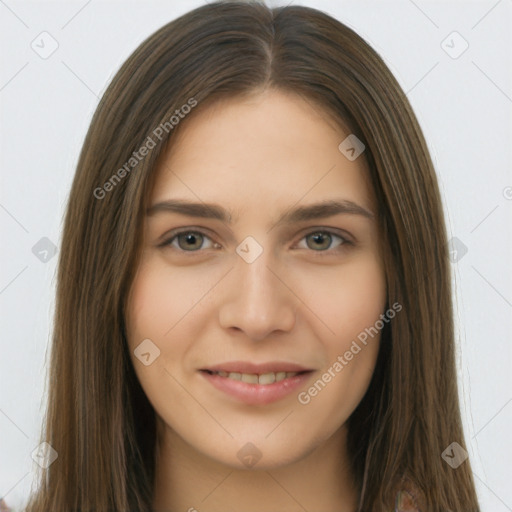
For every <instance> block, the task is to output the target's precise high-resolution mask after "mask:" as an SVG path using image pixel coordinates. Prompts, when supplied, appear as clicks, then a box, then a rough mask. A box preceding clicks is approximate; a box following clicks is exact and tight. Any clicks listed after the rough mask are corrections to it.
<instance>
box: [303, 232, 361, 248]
mask: <svg viewBox="0 0 512 512" xmlns="http://www.w3.org/2000/svg"><path fill="white" fill-rule="evenodd" d="M336 239H338V240H339V242H338V243H336V244H335V245H334V247H333V242H336ZM302 240H306V248H308V249H312V250H313V251H315V252H327V251H329V250H330V249H332V250H336V249H341V246H344V245H346V244H350V243H351V242H349V241H348V240H347V239H345V238H344V237H342V236H341V235H337V234H335V233H333V232H331V231H314V232H312V233H309V234H307V235H306V236H305V237H304V238H303V239H302Z"/></svg>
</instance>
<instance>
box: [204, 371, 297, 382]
mask: <svg viewBox="0 0 512 512" xmlns="http://www.w3.org/2000/svg"><path fill="white" fill-rule="evenodd" d="M213 373H214V374H217V375H219V376H221V377H227V378H228V379H233V380H241V381H242V382H247V384H264V385H265V384H273V383H274V382H279V381H280V380H284V379H287V378H289V377H293V376H294V375H297V374H298V373H299V372H277V373H275V372H269V373H262V374H255V373H238V372H230V373H228V372H224V371H220V372H213Z"/></svg>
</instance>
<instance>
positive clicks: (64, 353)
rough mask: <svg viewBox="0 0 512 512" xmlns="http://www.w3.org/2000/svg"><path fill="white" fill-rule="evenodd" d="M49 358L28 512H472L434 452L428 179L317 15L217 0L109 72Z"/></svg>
mask: <svg viewBox="0 0 512 512" xmlns="http://www.w3.org/2000/svg"><path fill="white" fill-rule="evenodd" d="M326 242H327V243H326ZM318 249H320V250H318ZM53 336H54V337H53V347H52V360H51V368H50V370H51V386H50V393H49V408H48V412H47V418H46V424H45V429H44V431H43V434H42V439H41V441H46V442H47V443H49V445H51V447H52V449H54V450H55V451H56V453H57V454H58V457H57V458H56V459H55V460H53V461H52V462H51V464H49V465H48V467H47V469H44V470H43V473H42V475H41V481H40V488H39V489H38V492H37V494H34V496H33V497H32V499H31V501H30V503H29V505H28V507H27V509H26V510H27V511H30V512H36V511H47V510H53V511H69V510H76V511H93V510H94V511H105V512H106V511H112V510H115V511H128V510H137V511H150V510H158V511H164V510H165V511H172V512H174V511H177V510H199V511H217V510H222V511H223V512H226V511H228V510H242V511H244V512H251V511H259V512H265V511H269V510H282V511H284V510H290V511H291V510H311V511H316V510H319V511H320V510H322V511H323V510H327V511H331V510H346V511H351V512H355V511H360V512H363V511H364V512H367V511H372V512H373V511H405V510H409V511H411V510H415V511H427V510H428V511H437V510H439V511H446V510H451V511H461V512H462V511H470V510H471V511H477V510H479V506H478V503H477V497H476V493H475V488H474V483H473V479H472V473H471V469H470V465H469V461H468V460H465V461H460V464H457V467H456V468H454V467H453V466H454V465H453V464H452V465H449V464H447V462H445V458H443V457H442V456H441V455H442V454H443V453H444V452H445V450H446V449H447V447H449V446H450V445H451V443H453V442H457V443H458V444H459V445H461V446H464V444H465V443H464V435H463V431H462V426H461V418H460V410H459V403H458V395H457V383H456V372H455V363H454V334H453V317H452V305H451V288H450V266H449V260H448V248H447V237H446V228H445V223H444V218H443V211H442V205H441V200H440V195H439V190H438V185H437V181H436V176H435V172H434V169H433V165H432V162H431V159H430V156H429V154H428V150H427V147H426V144H425V141H424V138H423V135H422V133H421V130H420V128H419V125H418V123H417V120H416V118H415V116H414V114H413V112H412V110H411V107H410V105H409V103H408V101H407V98H406V97H405V95H404V93H403V91H402V90H401V89H400V87H399V85H398V84H397V82H396V80H395V79H394V77H393V76H392V74H391V73H390V71H389V70H388V69H387V67H386V66H385V64H384V63H383V61H382V60H381V58H380V57H379V56H378V55H377V54H376V52H375V51H374V50H372V49H371V48H370V47H369V46H368V45H367V44H366V43H365V42H364V41H363V40H362V39H361V38H360V37H359V36H358V35H357V34H355V33H354V32H353V31H352V30H350V29H349V28H347V27H346V26H344V25H343V24H341V23H339V22H338V21H336V20H334V19H333V18H331V17H329V16H327V15H326V14H324V13H321V12H319V11H317V10H314V9H310V8H306V7H299V6H288V7H282V8H276V9H269V8H267V7H266V6H264V5H262V4H260V3H256V2H254V3H252V2H251V3H249V2H217V3H211V4H209V5H205V6H203V7H200V8H198V9H195V10H193V11H191V12H189V13H187V14H185V15H184V16H182V17H180V18H179V19H177V20H175V21H173V22H171V23H169V24H167V25H165V26H164V27H162V28H161V29H160V30H158V31H157V32H156V33H155V34H153V35H152V36H151V37H149V38H148V39H147V40H146V41H145V42H143V43H142V44H141V45H140V46H139V48H137V50H136V51H135V52H134V53H133V54H132V55H131V56H130V57H129V58H128V60H127V61H126V62H125V63H124V65H123V66H122V68H121V69H120V71H119V72H118V73H117V75H116V76H115V77H114V79H113V81H112V83H111V84H110V86H109V88H108V90H107V91H106V93H105V94H104V96H103V98H102V100H101V102H100V105H99V106H98V108H97V111H96V113H95V115H94V118H93V120H92V123H91V126H90V129H89V132H88V134H87V137H86V140H85V142H84V146H83V149H82V153H81V155H80V161H79V164H78V168H77V171H76V176H75V179H74V182H73V186H72V190H71V194H70V198H69V203H68V207H67V213H66V219H65V226H64V232H63V240H62V249H61V253H60V262H59V270H58V290H57V309H56V317H55V328H54V335H53ZM452 453H453V452H452ZM52 459H54V457H52Z"/></svg>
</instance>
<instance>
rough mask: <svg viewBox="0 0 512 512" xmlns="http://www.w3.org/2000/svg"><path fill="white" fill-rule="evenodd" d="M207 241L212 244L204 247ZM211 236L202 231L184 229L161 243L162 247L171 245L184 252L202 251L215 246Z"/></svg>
mask: <svg viewBox="0 0 512 512" xmlns="http://www.w3.org/2000/svg"><path fill="white" fill-rule="evenodd" d="M206 241H209V242H210V246H206V247H204V243H205V242H206ZM213 245H214V244H213V242H212V241H211V239H210V237H209V236H207V235H206V234H204V233H201V232H200V231H191V230H183V231H180V232H177V233H176V232H175V233H174V234H173V235H172V236H171V237H170V238H168V239H167V240H166V241H165V242H163V243H162V244H161V247H166V246H171V247H172V248H173V249H175V250H177V251H182V252H200V251H199V250H200V249H211V248H213Z"/></svg>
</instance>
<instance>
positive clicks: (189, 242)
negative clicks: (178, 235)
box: [184, 233, 201, 250]
mask: <svg viewBox="0 0 512 512" xmlns="http://www.w3.org/2000/svg"><path fill="white" fill-rule="evenodd" d="M184 237H185V240H186V247H185V250H190V249H196V248H197V247H194V241H195V242H196V243H197V240H198V239H199V238H198V236H197V234H193V233H186V234H185V235H184ZM200 245H201V243H200V242H199V246H200Z"/></svg>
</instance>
